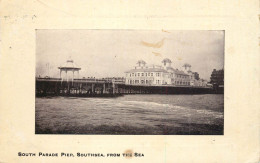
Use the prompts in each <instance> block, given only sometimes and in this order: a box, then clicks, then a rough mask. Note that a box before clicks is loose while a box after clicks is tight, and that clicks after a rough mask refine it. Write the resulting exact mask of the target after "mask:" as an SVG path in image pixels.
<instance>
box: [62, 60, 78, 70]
mask: <svg viewBox="0 0 260 163" xmlns="http://www.w3.org/2000/svg"><path fill="white" fill-rule="evenodd" d="M58 69H67V70H80V69H81V68H80V67H77V66H76V64H75V63H74V62H73V60H72V59H68V60H67V62H66V63H65V64H63V65H62V66H60V67H58Z"/></svg>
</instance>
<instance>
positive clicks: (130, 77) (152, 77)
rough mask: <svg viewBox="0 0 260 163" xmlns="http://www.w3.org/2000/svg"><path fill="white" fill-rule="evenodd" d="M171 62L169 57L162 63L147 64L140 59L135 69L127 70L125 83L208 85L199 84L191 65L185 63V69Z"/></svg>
mask: <svg viewBox="0 0 260 163" xmlns="http://www.w3.org/2000/svg"><path fill="white" fill-rule="evenodd" d="M171 64H172V61H171V60H170V59H168V58H165V59H163V60H162V65H146V62H145V61H143V60H139V61H138V62H137V66H135V67H134V69H131V70H129V71H126V72H125V73H126V78H125V83H126V84H130V85H175V86H206V85H205V84H198V80H196V79H195V78H196V77H195V73H194V72H192V71H191V65H189V64H184V65H183V70H178V69H174V68H173V67H172V66H171ZM197 74H198V73H197ZM201 83H202V82H201Z"/></svg>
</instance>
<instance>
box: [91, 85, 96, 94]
mask: <svg viewBox="0 0 260 163" xmlns="http://www.w3.org/2000/svg"><path fill="white" fill-rule="evenodd" d="M94 87H95V84H93V83H92V84H91V91H92V93H93V94H94V93H95V88H94Z"/></svg>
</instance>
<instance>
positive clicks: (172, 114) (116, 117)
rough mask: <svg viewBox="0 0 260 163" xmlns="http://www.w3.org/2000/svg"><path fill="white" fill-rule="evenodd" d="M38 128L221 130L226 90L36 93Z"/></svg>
mask: <svg viewBox="0 0 260 163" xmlns="http://www.w3.org/2000/svg"><path fill="white" fill-rule="evenodd" d="M35 111H36V112H35V121H36V123H35V133H36V134H115V135H116V134H130V135H136V134H141V135H147V134H148V135H154V134H156V135H165V134H177V135H182V134H185V135H187V134H188V135H189V134H190V135H194V134H195V135H196V134H205V135H221V134H223V125H224V96H223V95H215V94H207V95H125V96H123V97H118V98H69V97H53V98H36V108H35Z"/></svg>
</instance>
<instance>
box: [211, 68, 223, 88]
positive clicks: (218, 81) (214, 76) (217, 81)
mask: <svg viewBox="0 0 260 163" xmlns="http://www.w3.org/2000/svg"><path fill="white" fill-rule="evenodd" d="M210 83H211V84H213V85H224V69H221V70H216V69H214V70H213V71H212V73H211V77H210Z"/></svg>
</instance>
